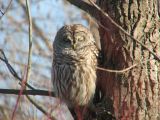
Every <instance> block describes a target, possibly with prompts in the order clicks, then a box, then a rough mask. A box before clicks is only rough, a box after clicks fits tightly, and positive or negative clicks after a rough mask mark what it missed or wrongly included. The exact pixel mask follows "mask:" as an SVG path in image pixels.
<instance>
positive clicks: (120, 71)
mask: <svg viewBox="0 0 160 120" xmlns="http://www.w3.org/2000/svg"><path fill="white" fill-rule="evenodd" d="M151 60H153V58H151V59H148V60H145V61H142V62H139V63H136V64H134V65H132V66H130V67H128V68H125V69H122V70H111V69H106V68H101V67H97V69H98V70H102V71H106V72H111V73H124V72H127V71H129V70H131V69H133V68H134V67H136V66H139V65H142V64H143V63H145V62H148V61H151Z"/></svg>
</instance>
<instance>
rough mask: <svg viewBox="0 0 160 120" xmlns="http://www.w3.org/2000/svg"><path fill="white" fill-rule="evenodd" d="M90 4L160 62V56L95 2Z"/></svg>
mask: <svg viewBox="0 0 160 120" xmlns="http://www.w3.org/2000/svg"><path fill="white" fill-rule="evenodd" d="M89 1H90V3H91V4H92V5H93V6H94V7H95V8H96V9H97V10H98V11H99V12H101V13H102V14H103V15H104V16H105V17H106V18H107V19H109V20H110V22H111V23H112V24H114V25H115V26H116V27H117V28H118V29H120V30H121V31H122V32H123V33H125V34H126V35H127V36H128V37H130V38H131V39H132V40H134V41H135V42H137V43H138V44H140V45H141V46H142V47H143V48H145V49H146V50H148V51H149V52H150V53H151V54H152V55H153V56H154V57H155V59H156V60H158V61H160V56H158V55H157V54H156V53H155V52H153V51H152V50H150V49H149V48H148V47H147V46H145V45H144V44H143V43H142V42H140V41H138V40H137V39H135V38H134V37H133V36H132V35H130V34H129V33H128V32H127V31H126V30H124V29H123V28H122V27H121V26H119V25H118V24H117V23H116V22H115V21H114V20H113V19H112V18H111V17H110V16H109V15H108V14H107V13H106V12H104V11H103V10H102V9H101V8H100V7H99V6H98V5H96V4H95V3H94V2H92V1H91V0H89Z"/></svg>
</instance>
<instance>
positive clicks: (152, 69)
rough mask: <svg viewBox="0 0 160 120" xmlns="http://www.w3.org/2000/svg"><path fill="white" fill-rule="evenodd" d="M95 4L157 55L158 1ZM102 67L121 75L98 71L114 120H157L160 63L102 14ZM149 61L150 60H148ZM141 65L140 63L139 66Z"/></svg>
mask: <svg viewBox="0 0 160 120" xmlns="http://www.w3.org/2000/svg"><path fill="white" fill-rule="evenodd" d="M97 4H98V5H99V6H100V7H101V8H102V9H103V10H104V11H106V12H107V13H108V14H109V15H110V16H111V17H112V19H113V20H114V21H116V22H117V23H118V24H119V25H120V26H122V27H123V28H124V29H125V30H126V31H127V32H128V33H129V34H131V35H132V36H133V37H134V38H136V39H137V40H138V41H141V42H142V43H143V44H144V45H145V46H147V47H148V48H149V49H150V50H152V51H154V52H155V53H156V54H157V55H159V56H160V20H159V18H158V8H157V4H158V3H157V0H97ZM99 20H100V22H101V24H103V25H104V26H105V27H106V28H108V30H104V29H103V28H102V27H101V26H100V27H99V32H100V37H101V47H102V54H103V61H104V62H103V67H105V68H110V69H116V70H117V69H118V70H120V69H124V68H127V67H130V66H132V65H134V64H137V63H138V65H137V66H136V67H134V68H133V69H131V70H128V71H127V72H124V73H121V74H119V73H109V72H104V71H103V72H102V71H101V72H100V74H99V77H98V78H99V83H98V84H99V86H100V88H101V89H102V91H103V92H105V93H106V95H107V96H108V99H110V100H112V101H113V110H114V114H115V116H116V118H117V119H123V120H131V119H133V120H157V119H160V116H159V114H160V104H159V101H160V98H159V96H160V90H159V87H160V84H159V83H160V62H158V61H157V60H155V59H152V58H154V56H153V55H152V54H151V53H150V52H149V51H147V50H146V49H144V48H143V47H142V46H141V45H140V44H137V43H136V42H135V41H133V40H132V39H131V38H130V37H127V35H126V34H124V33H123V32H122V31H120V30H119V29H118V28H117V27H115V25H113V24H112V23H111V22H110V21H109V20H108V19H106V18H105V17H104V16H103V15H100V16H99ZM150 59H152V60H150ZM140 62H143V63H140Z"/></svg>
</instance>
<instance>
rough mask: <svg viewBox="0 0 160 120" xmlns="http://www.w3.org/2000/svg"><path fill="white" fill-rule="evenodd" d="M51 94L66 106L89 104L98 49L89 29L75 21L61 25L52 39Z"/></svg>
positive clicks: (93, 89)
mask: <svg viewBox="0 0 160 120" xmlns="http://www.w3.org/2000/svg"><path fill="white" fill-rule="evenodd" d="M53 50H54V51H53V64H52V82H53V89H54V92H55V94H56V95H57V96H58V97H59V98H60V99H62V100H63V101H64V102H65V103H66V104H67V105H68V106H69V107H74V106H84V105H87V104H89V102H90V101H91V99H92V98H93V95H94V93H95V87H96V65H97V55H98V50H97V48H96V46H95V41H94V38H93V35H92V34H91V32H90V31H89V30H88V29H87V28H86V27H84V26H82V25H79V24H74V25H66V26H64V27H62V28H61V29H60V30H59V31H58V32H57V35H56V37H55V40H54V43H53Z"/></svg>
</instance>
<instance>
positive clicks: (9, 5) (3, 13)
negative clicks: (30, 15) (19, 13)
mask: <svg viewBox="0 0 160 120" xmlns="http://www.w3.org/2000/svg"><path fill="white" fill-rule="evenodd" d="M11 3H12V0H10V1H9V4H8V6H7V8H6V10H5V11H4V12H3V11H2V10H0V12H1V13H2V16H1V17H0V20H1V19H2V17H3V16H4V15H5V14H6V13H7V11H8V10H9V8H10V7H11Z"/></svg>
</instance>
